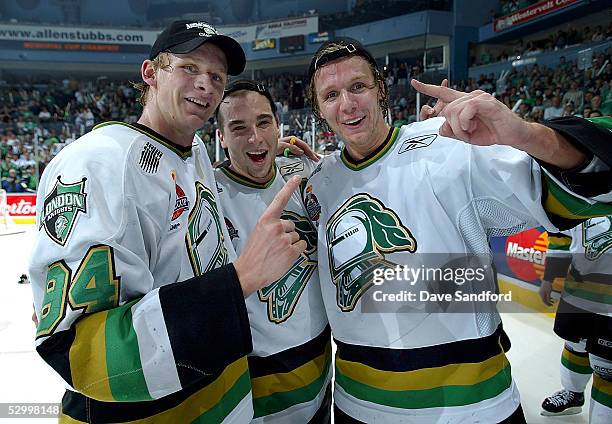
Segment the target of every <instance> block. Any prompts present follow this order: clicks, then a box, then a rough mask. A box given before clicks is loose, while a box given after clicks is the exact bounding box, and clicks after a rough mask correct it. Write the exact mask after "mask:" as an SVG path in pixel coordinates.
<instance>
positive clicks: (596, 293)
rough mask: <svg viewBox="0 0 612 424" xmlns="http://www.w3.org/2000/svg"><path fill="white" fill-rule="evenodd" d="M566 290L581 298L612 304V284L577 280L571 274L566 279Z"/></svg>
mask: <svg viewBox="0 0 612 424" xmlns="http://www.w3.org/2000/svg"><path fill="white" fill-rule="evenodd" d="M610 278H612V276H611V277H610ZM564 290H565V291H566V292H567V293H568V294H571V295H572V296H576V297H579V298H581V299H585V300H590V301H592V302H597V303H605V304H607V305H612V284H606V283H596V282H592V281H576V280H574V278H573V277H572V276H571V275H569V276H568V277H567V279H566V280H565V285H564Z"/></svg>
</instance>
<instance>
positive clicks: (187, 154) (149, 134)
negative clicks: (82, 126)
mask: <svg viewBox="0 0 612 424" xmlns="http://www.w3.org/2000/svg"><path fill="white" fill-rule="evenodd" d="M108 125H123V126H126V127H128V128H131V129H133V130H134V131H138V132H139V133H141V134H144V135H146V136H147V137H149V138H151V139H153V140H155V141H157V142H158V143H159V144H161V145H162V146H164V147H166V148H168V149H169V150H171V151H172V152H174V153H176V154H177V155H178V156H179V157H180V158H181V159H183V160H185V159H187V158H189V157H191V149H189V150H185V151H182V150H180V149H178V148H177V147H176V146H175V145H174V144H172V143H170V141H169V140H168V139H165V138H162V137H161V136H160V135H158V134H153V133H152V132H150V131H144V130H143V129H142V128H139V127H137V126H135V125H132V124H128V123H127V122H120V121H108V122H103V123H101V124H98V125H96V126H95V127H94V128H93V129H94V130H96V129H98V128H102V127H106V126H108Z"/></svg>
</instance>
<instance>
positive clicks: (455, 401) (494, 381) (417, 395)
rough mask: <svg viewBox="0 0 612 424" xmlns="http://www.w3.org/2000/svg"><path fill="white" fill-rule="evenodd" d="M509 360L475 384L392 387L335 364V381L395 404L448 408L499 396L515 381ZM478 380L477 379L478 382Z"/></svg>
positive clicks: (349, 389)
mask: <svg viewBox="0 0 612 424" xmlns="http://www.w3.org/2000/svg"><path fill="white" fill-rule="evenodd" d="M505 363H506V364H507V365H506V366H504V367H503V368H502V369H500V370H499V371H498V372H497V373H495V374H494V375H492V376H491V377H489V378H486V379H484V380H481V379H479V378H477V379H475V382H474V384H466V385H451V384H444V385H442V386H439V387H433V388H429V389H408V390H389V389H384V388H380V387H375V386H371V385H368V384H365V383H364V379H363V378H361V379H360V380H361V381H358V380H354V379H352V378H350V377H348V376H347V375H346V374H344V373H342V372H340V371H339V370H338V367H336V382H337V383H338V384H339V385H340V386H341V387H342V388H343V389H344V390H345V391H346V392H347V393H348V394H350V395H351V396H353V397H356V398H358V399H362V400H365V401H368V402H373V403H376V404H379V405H386V406H389V407H394V408H403V409H421V408H446V407H453V406H463V405H469V404H474V403H477V402H481V401H483V400H486V399H491V398H494V397H496V396H498V395H499V394H500V393H502V392H503V391H504V390H506V389H508V388H509V387H510V385H511V384H512V377H511V375H510V365H509V364H508V363H507V361H505ZM476 381H477V382H476ZM402 386H404V387H419V384H418V382H412V383H410V382H407V384H405V385H402Z"/></svg>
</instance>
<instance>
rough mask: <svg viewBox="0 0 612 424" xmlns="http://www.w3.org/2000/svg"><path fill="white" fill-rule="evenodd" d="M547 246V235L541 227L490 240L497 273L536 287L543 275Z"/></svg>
mask: <svg viewBox="0 0 612 424" xmlns="http://www.w3.org/2000/svg"><path fill="white" fill-rule="evenodd" d="M547 246H548V233H547V232H546V231H545V230H544V228H541V227H539V228H532V229H530V230H526V231H523V232H521V233H518V234H513V235H511V236H509V237H494V238H492V239H491V249H492V250H493V255H494V261H495V266H496V268H497V272H498V273H500V274H504V275H507V276H508V277H512V278H516V279H518V280H522V281H524V282H527V283H534V284H535V285H536V286H539V285H540V278H542V276H543V275H544V262H545V261H546V248H547Z"/></svg>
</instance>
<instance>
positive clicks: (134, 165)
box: [30, 122, 253, 424]
mask: <svg viewBox="0 0 612 424" xmlns="http://www.w3.org/2000/svg"><path fill="white" fill-rule="evenodd" d="M216 198H217V193H216V186H215V180H214V175H213V172H212V167H211V166H210V163H209V162H208V158H207V156H206V150H205V148H204V145H203V143H202V142H201V140H200V139H199V138H197V137H196V139H194V144H193V146H191V148H184V149H181V148H179V147H177V146H176V145H173V144H172V143H171V142H170V141H169V140H167V139H165V138H164V137H163V136H161V135H159V134H157V133H155V132H154V131H152V130H150V129H149V128H147V127H145V126H143V125H139V124H135V125H128V124H123V123H119V122H110V123H106V124H102V125H99V126H98V127H96V128H95V129H94V130H93V131H91V132H90V133H88V134H87V135H85V136H83V137H81V138H80V139H79V140H77V141H75V142H74V143H72V144H70V145H69V146H67V147H66V148H64V149H63V150H62V151H61V152H60V154H58V155H57V156H56V157H55V158H54V159H53V160H52V161H51V163H50V164H49V165H48V167H47V168H46V169H45V172H44V175H43V178H42V180H41V184H40V190H39V192H38V198H37V205H38V210H37V226H38V236H37V238H36V242H35V245H34V250H33V253H32V257H31V261H30V278H31V280H32V289H33V294H34V303H35V307H36V311H37V315H38V319H39V325H38V329H37V336H36V337H37V339H36V345H37V350H38V352H39V353H40V354H41V356H42V357H43V359H45V360H46V361H47V362H48V363H49V364H50V365H51V366H52V367H53V368H54V369H55V370H56V371H57V372H58V373H59V374H60V375H61V376H62V378H63V379H64V380H65V381H66V382H67V383H68V384H69V386H70V387H71V388H72V389H73V390H69V391H67V393H66V395H65V396H64V399H63V406H62V410H63V416H64V419H65V420H67V421H70V422H126V421H130V422H132V421H134V422H140V420H144V421H146V422H155V423H173V424H174V423H177V422H191V421H196V420H201V421H205V422H232V423H236V422H250V420H251V418H252V413H253V410H252V402H251V391H250V380H249V373H248V366H247V365H248V364H247V359H246V354H247V353H248V352H249V351H250V350H251V336H250V330H249V326H248V317H247V312H246V308H245V304H244V299H243V296H242V290H241V287H240V285H239V281H238V278H237V275H236V272H235V270H234V268H233V265H231V264H229V263H230V261H232V260H233V259H234V258H235V252H234V249H233V246H232V245H231V243H230V242H229V240H230V239H229V235H228V233H227V229H226V227H225V225H224V222H223V213H222V211H221V209H220V207H219V205H218V203H217V199H216ZM194 277H195V278H194ZM177 282H179V283H177ZM174 283H176V284H174ZM211 346H214V347H215V348H214V349H211Z"/></svg>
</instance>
